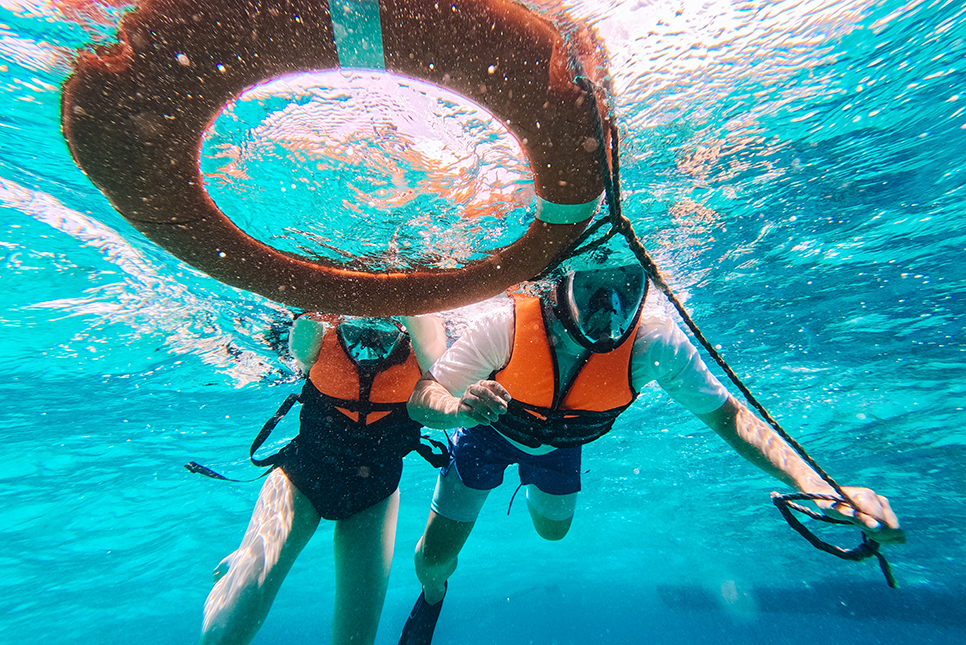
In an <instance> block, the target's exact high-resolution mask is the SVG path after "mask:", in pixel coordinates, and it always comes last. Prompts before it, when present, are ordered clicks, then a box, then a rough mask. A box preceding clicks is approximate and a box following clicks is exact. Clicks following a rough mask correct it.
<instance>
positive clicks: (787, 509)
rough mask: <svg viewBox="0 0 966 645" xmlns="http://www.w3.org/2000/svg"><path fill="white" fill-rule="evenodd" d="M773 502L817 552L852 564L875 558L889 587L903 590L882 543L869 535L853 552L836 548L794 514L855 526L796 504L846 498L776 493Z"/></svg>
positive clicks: (840, 500) (839, 500)
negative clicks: (799, 501) (884, 553)
mask: <svg viewBox="0 0 966 645" xmlns="http://www.w3.org/2000/svg"><path fill="white" fill-rule="evenodd" d="M771 499H772V502H773V503H774V504H775V506H776V507H777V508H778V510H779V511H780V512H781V514H782V517H784V518H785V521H786V522H788V525H789V526H791V527H792V528H793V529H795V530H796V531H797V532H798V534H799V535H801V536H802V537H803V538H805V539H806V540H808V543H809V544H811V545H812V546H814V547H815V548H816V549H818V550H820V551H824V552H825V553H829V554H831V555H834V556H835V557H837V558H841V559H843V560H850V561H853V562H859V561H861V560H865V559H867V558H871V557H873V556H875V558H876V559H877V560H878V561H879V568H880V569H881V570H882V575H884V576H885V579H886V583H887V584H888V585H889V586H890V587H891V588H892V589H896V588H897V587H898V586H899V585H898V583H897V582H896V578H895V576H894V575H892V567H891V566H889V562H888V561H887V560H886V559H885V556H884V555H882V553H881V552H880V550H879V546H880V545H879V543H878V542H877V541H875V540H874V539H873V538H870V537H869V536H868V535H866V534H865V533H862V543H861V544H859V546H857V547H855V548H853V549H843V548H842V547H840V546H835V545H834V544H829V543H828V542H825V541H823V540H821V539H820V538H819V537H818V536H817V535H815V534H814V533H812V532H811V531H809V530H808V529H807V528H806V527H805V525H804V524H802V523H801V522H800V521H799V520H798V518H797V517H795V515H794V514H793V513H792V511H798V512H799V513H804V514H805V515H808V516H809V517H811V518H812V519H815V520H819V521H821V522H826V523H828V524H846V525H847V524H851V522H846V521H845V520H837V519H834V518H831V517H828V516H826V515H822V514H821V513H817V512H815V511H813V510H812V509H810V508H807V507H805V506H802V505H801V504H796V503H795V500H812V501H814V500H827V501H830V502H838V503H841V502H843V501H844V500H843V499H842V498H840V497H838V496H837V495H822V494H818V493H792V494H789V495H779V494H778V493H772V494H771Z"/></svg>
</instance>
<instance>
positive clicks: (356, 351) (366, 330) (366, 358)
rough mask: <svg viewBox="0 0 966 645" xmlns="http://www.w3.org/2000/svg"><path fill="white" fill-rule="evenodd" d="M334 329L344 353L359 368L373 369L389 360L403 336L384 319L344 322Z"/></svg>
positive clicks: (390, 322) (391, 323) (389, 321)
mask: <svg viewBox="0 0 966 645" xmlns="http://www.w3.org/2000/svg"><path fill="white" fill-rule="evenodd" d="M336 329H337V333H338V334H339V340H340V341H341V342H342V346H343V347H344V348H345V350H346V353H347V354H348V355H349V356H350V357H351V358H352V360H353V361H355V362H356V364H358V365H359V366H360V367H373V366H375V365H378V364H379V363H381V362H382V361H384V360H386V359H387V358H389V355H390V354H392V352H393V350H394V349H396V346H397V345H398V344H399V341H400V340H402V336H403V334H402V332H401V331H400V330H399V328H398V327H396V325H395V324H394V323H393V322H392V321H391V320H387V319H385V318H360V319H350V320H345V321H343V322H342V323H340V324H339V326H338V327H337V328H336Z"/></svg>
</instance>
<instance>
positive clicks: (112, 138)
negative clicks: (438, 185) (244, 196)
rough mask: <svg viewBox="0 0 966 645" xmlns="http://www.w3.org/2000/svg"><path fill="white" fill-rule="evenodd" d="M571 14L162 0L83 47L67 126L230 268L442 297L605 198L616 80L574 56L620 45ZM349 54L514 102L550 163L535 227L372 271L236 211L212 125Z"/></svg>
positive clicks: (373, 291) (495, 287)
mask: <svg viewBox="0 0 966 645" xmlns="http://www.w3.org/2000/svg"><path fill="white" fill-rule="evenodd" d="M566 28H567V32H568V33H567V37H566V38H565V36H564V35H563V34H561V32H560V30H559V29H558V28H557V27H556V26H555V25H554V24H553V23H551V22H550V21H549V20H547V19H545V18H543V17H540V16H538V15H536V14H535V13H533V12H532V11H531V10H529V9H527V8H525V7H523V6H520V5H518V4H515V3H514V2H512V1H510V0H446V1H445V2H434V1H433V0H328V1H326V0H259V1H255V0H145V1H144V2H142V3H141V4H140V6H139V8H138V9H137V10H136V11H135V12H133V13H131V14H128V15H127V16H126V17H125V18H124V19H123V21H122V22H121V26H120V29H119V33H118V43H117V44H115V45H112V46H110V47H104V48H99V49H95V50H94V51H92V52H84V53H82V54H81V55H80V56H79V58H78V60H77V63H76V66H75V70H74V73H73V74H72V75H71V77H70V78H69V79H68V80H67V82H66V83H65V85H64V90H63V97H62V104H61V117H62V123H63V131H64V136H65V138H66V139H67V142H68V145H69V146H70V151H71V154H72V155H73V157H74V159H75V161H76V162H77V164H78V165H79V166H80V167H81V168H82V169H83V170H84V172H85V173H86V174H87V176H88V177H89V178H90V179H91V181H92V182H93V183H94V184H95V185H96V186H97V187H98V188H99V189H100V190H101V191H102V192H103V193H104V194H105V195H106V196H107V198H108V199H109V200H110V202H111V204H112V205H113V206H114V208H116V209H117V210H118V212H119V213H120V214H121V215H123V216H124V218H125V219H127V220H128V221H129V222H130V223H131V224H132V225H133V226H134V227H135V228H137V229H138V230H139V231H141V232H142V233H143V234H144V235H145V236H147V237H148V238H149V239H151V240H152V241H154V242H155V243H157V244H158V245H160V246H162V247H164V248H165V249H167V250H168V251H170V252H171V253H172V254H174V255H175V256H177V257H178V258H180V259H181V260H183V261H184V262H186V263H188V264H190V265H192V266H194V267H196V268H198V269H200V270H202V271H204V272H205V273H207V274H209V275H210V276H212V277H213V278H215V279H217V280H220V281H221V282H224V283H226V284H229V285H232V286H235V287H239V288H241V289H246V290H248V291H253V292H255V293H258V294H261V295H263V296H265V297H267V298H269V299H271V300H274V301H277V302H281V303H283V304H286V305H290V306H293V307H298V308H302V309H306V310H313V311H323V312H331V313H342V314H351V315H362V316H377V315H395V314H418V313H426V312H431V311H439V310H441V309H448V308H452V307H457V306H461V305H465V304H470V303H473V302H478V301H480V300H483V299H485V298H488V297H491V296H493V295H496V294H498V293H500V292H501V291H503V290H504V289H506V288H507V287H509V286H511V285H513V284H515V283H517V282H521V281H524V280H528V279H530V278H531V277H533V276H534V275H536V274H537V273H539V272H540V271H541V270H542V269H543V268H545V267H546V266H547V265H548V264H549V263H550V262H552V261H553V260H554V259H555V258H556V257H557V256H558V255H559V254H560V253H561V252H562V251H564V250H565V249H566V248H567V247H568V246H569V245H570V244H571V243H572V242H573V241H574V240H575V239H576V238H577V236H578V235H579V234H580V233H581V232H582V231H583V229H584V228H585V226H586V223H587V221H589V218H590V217H591V216H592V215H593V212H594V210H595V208H596V205H597V203H598V201H599V199H600V195H601V193H602V191H603V183H602V179H601V169H600V168H599V167H598V161H597V158H598V157H597V146H598V145H599V144H598V141H599V139H600V137H599V134H598V132H597V131H596V130H597V128H596V127H595V126H594V124H593V119H592V118H591V117H592V114H591V110H592V109H594V107H596V109H597V110H598V111H601V112H603V114H602V116H604V117H605V118H606V116H607V115H606V108H604V107H603V105H604V101H603V100H602V99H603V97H602V96H588V95H587V93H585V92H584V91H582V90H581V89H580V87H578V85H577V84H576V83H575V82H574V78H575V70H574V62H573V60H572V59H571V56H573V57H574V59H576V60H579V64H580V65H581V66H582V68H583V69H584V70H586V74H587V75H588V76H589V77H590V79H591V80H592V81H594V82H595V83H597V84H598V86H599V84H600V81H601V79H602V78H603V76H604V74H605V71H604V64H603V54H602V52H601V48H600V47H599V46H597V45H596V44H595V42H594V40H593V38H592V37H591V34H590V33H589V32H588V30H587V29H586V28H583V27H578V26H577V25H574V24H568V25H567V27H566ZM568 40H569V45H568ZM340 67H341V68H348V67H365V68H375V69H384V70H386V71H388V72H391V73H395V74H400V75H404V76H409V77H414V78H418V79H422V80H424V81H427V82H429V83H432V84H435V85H438V86H441V87H444V88H447V89H449V90H452V91H454V92H456V93H458V94H461V95H463V96H465V97H467V98H469V99H471V100H472V101H474V102H476V103H477V104H479V105H481V106H483V107H484V108H486V109H487V110H488V111H489V112H490V113H492V114H493V115H494V116H495V117H496V118H498V119H499V120H500V121H501V122H502V123H503V124H504V125H505V126H506V127H507V129H508V130H509V131H510V132H511V133H512V134H513V135H514V136H515V137H516V139H517V140H518V141H519V143H520V144H521V146H522V148H523V151H524V153H525V154H526V156H527V158H528V160H529V162H530V168H531V170H532V172H533V175H534V183H535V187H536V192H537V196H538V200H537V201H538V204H537V217H536V219H535V220H534V221H533V222H532V223H531V225H530V227H529V228H528V230H527V232H526V233H525V234H524V235H523V236H522V237H521V238H520V239H519V240H517V241H515V242H513V243H512V244H509V245H507V246H505V247H502V248H500V249H497V250H496V251H495V252H493V254H492V255H490V256H488V257H487V258H486V259H482V260H477V261H473V262H470V263H468V264H467V265H465V266H463V267H461V268H458V269H414V270H409V271H389V272H383V273H376V272H372V273H369V272H365V271H360V270H357V269H354V268H352V269H350V268H348V267H347V266H343V265H340V264H338V263H336V262H334V261H328V260H310V259H307V258H304V257H300V256H298V255H295V254H292V253H286V252H282V251H279V250H277V249H274V248H272V247H270V246H268V245H266V244H263V243H261V242H259V241H257V240H255V239H254V238H252V237H251V236H249V235H248V234H246V233H244V232H243V231H242V230H241V229H239V228H238V227H237V226H236V225H235V224H234V223H232V222H231V220H230V219H228V217H226V216H225V215H224V213H222V212H221V210H219V208H218V207H217V206H216V205H215V203H214V201H213V200H212V199H211V197H210V196H209V195H208V193H207V191H206V190H205V187H204V180H203V178H202V175H201V171H200V165H199V160H200V155H201V139H202V135H203V133H204V132H205V130H206V129H207V128H208V126H209V125H210V124H211V123H212V121H213V120H214V119H215V118H216V117H217V116H218V114H219V112H220V111H221V110H222V108H223V107H224V106H225V105H226V104H227V103H228V102H229V101H231V100H233V99H235V98H236V97H238V96H239V95H240V94H241V93H242V92H243V91H245V90H246V89H248V88H251V87H252V86H254V85H256V84H258V83H262V82H265V81H267V80H270V79H273V78H277V77H279V76H283V75H286V74H292V73H296V72H304V71H322V70H330V69H337V68H340ZM589 101H592V102H593V103H590V102H589ZM592 106H594V107H592ZM604 131H605V132H607V129H606V128H605V129H604Z"/></svg>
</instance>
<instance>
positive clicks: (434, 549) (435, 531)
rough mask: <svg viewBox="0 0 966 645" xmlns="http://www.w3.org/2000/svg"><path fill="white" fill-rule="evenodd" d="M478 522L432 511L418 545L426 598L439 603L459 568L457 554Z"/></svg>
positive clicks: (419, 574) (418, 564) (419, 570)
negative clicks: (461, 520) (462, 520)
mask: <svg viewBox="0 0 966 645" xmlns="http://www.w3.org/2000/svg"><path fill="white" fill-rule="evenodd" d="M475 525H476V522H456V521H454V520H451V519H448V518H446V517H443V516H442V515H439V514H438V513H436V512H435V511H430V512H429V520H428V521H427V522H426V530H425V531H423V537H421V538H420V539H419V543H418V544H417V545H416V577H417V578H419V581H420V582H421V583H422V584H423V594H424V595H425V596H426V602H427V603H429V604H430V605H435V604H436V603H438V602H439V601H441V600H442V599H443V596H444V595H445V594H446V587H445V586H444V584H445V583H446V581H447V580H448V579H449V577H450V576H451V575H453V572H454V571H456V564H457V556H459V553H460V550H461V549H462V548H463V545H464V544H466V539H467V538H468V537H469V536H470V533H471V532H472V531H473V527H474V526H475Z"/></svg>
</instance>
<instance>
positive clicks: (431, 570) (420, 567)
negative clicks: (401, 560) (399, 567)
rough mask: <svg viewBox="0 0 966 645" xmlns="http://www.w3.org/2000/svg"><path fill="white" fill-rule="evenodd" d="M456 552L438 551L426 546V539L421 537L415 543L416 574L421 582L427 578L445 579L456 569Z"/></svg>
mask: <svg viewBox="0 0 966 645" xmlns="http://www.w3.org/2000/svg"><path fill="white" fill-rule="evenodd" d="M456 564H457V554H453V553H438V552H436V551H435V550H433V549H427V548H426V541H425V539H424V538H421V539H420V540H419V542H418V543H417V544H416V576H417V577H418V578H419V579H420V580H421V581H423V582H426V581H427V580H436V579H442V580H445V579H447V578H449V577H450V576H451V575H453V572H454V571H456Z"/></svg>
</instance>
